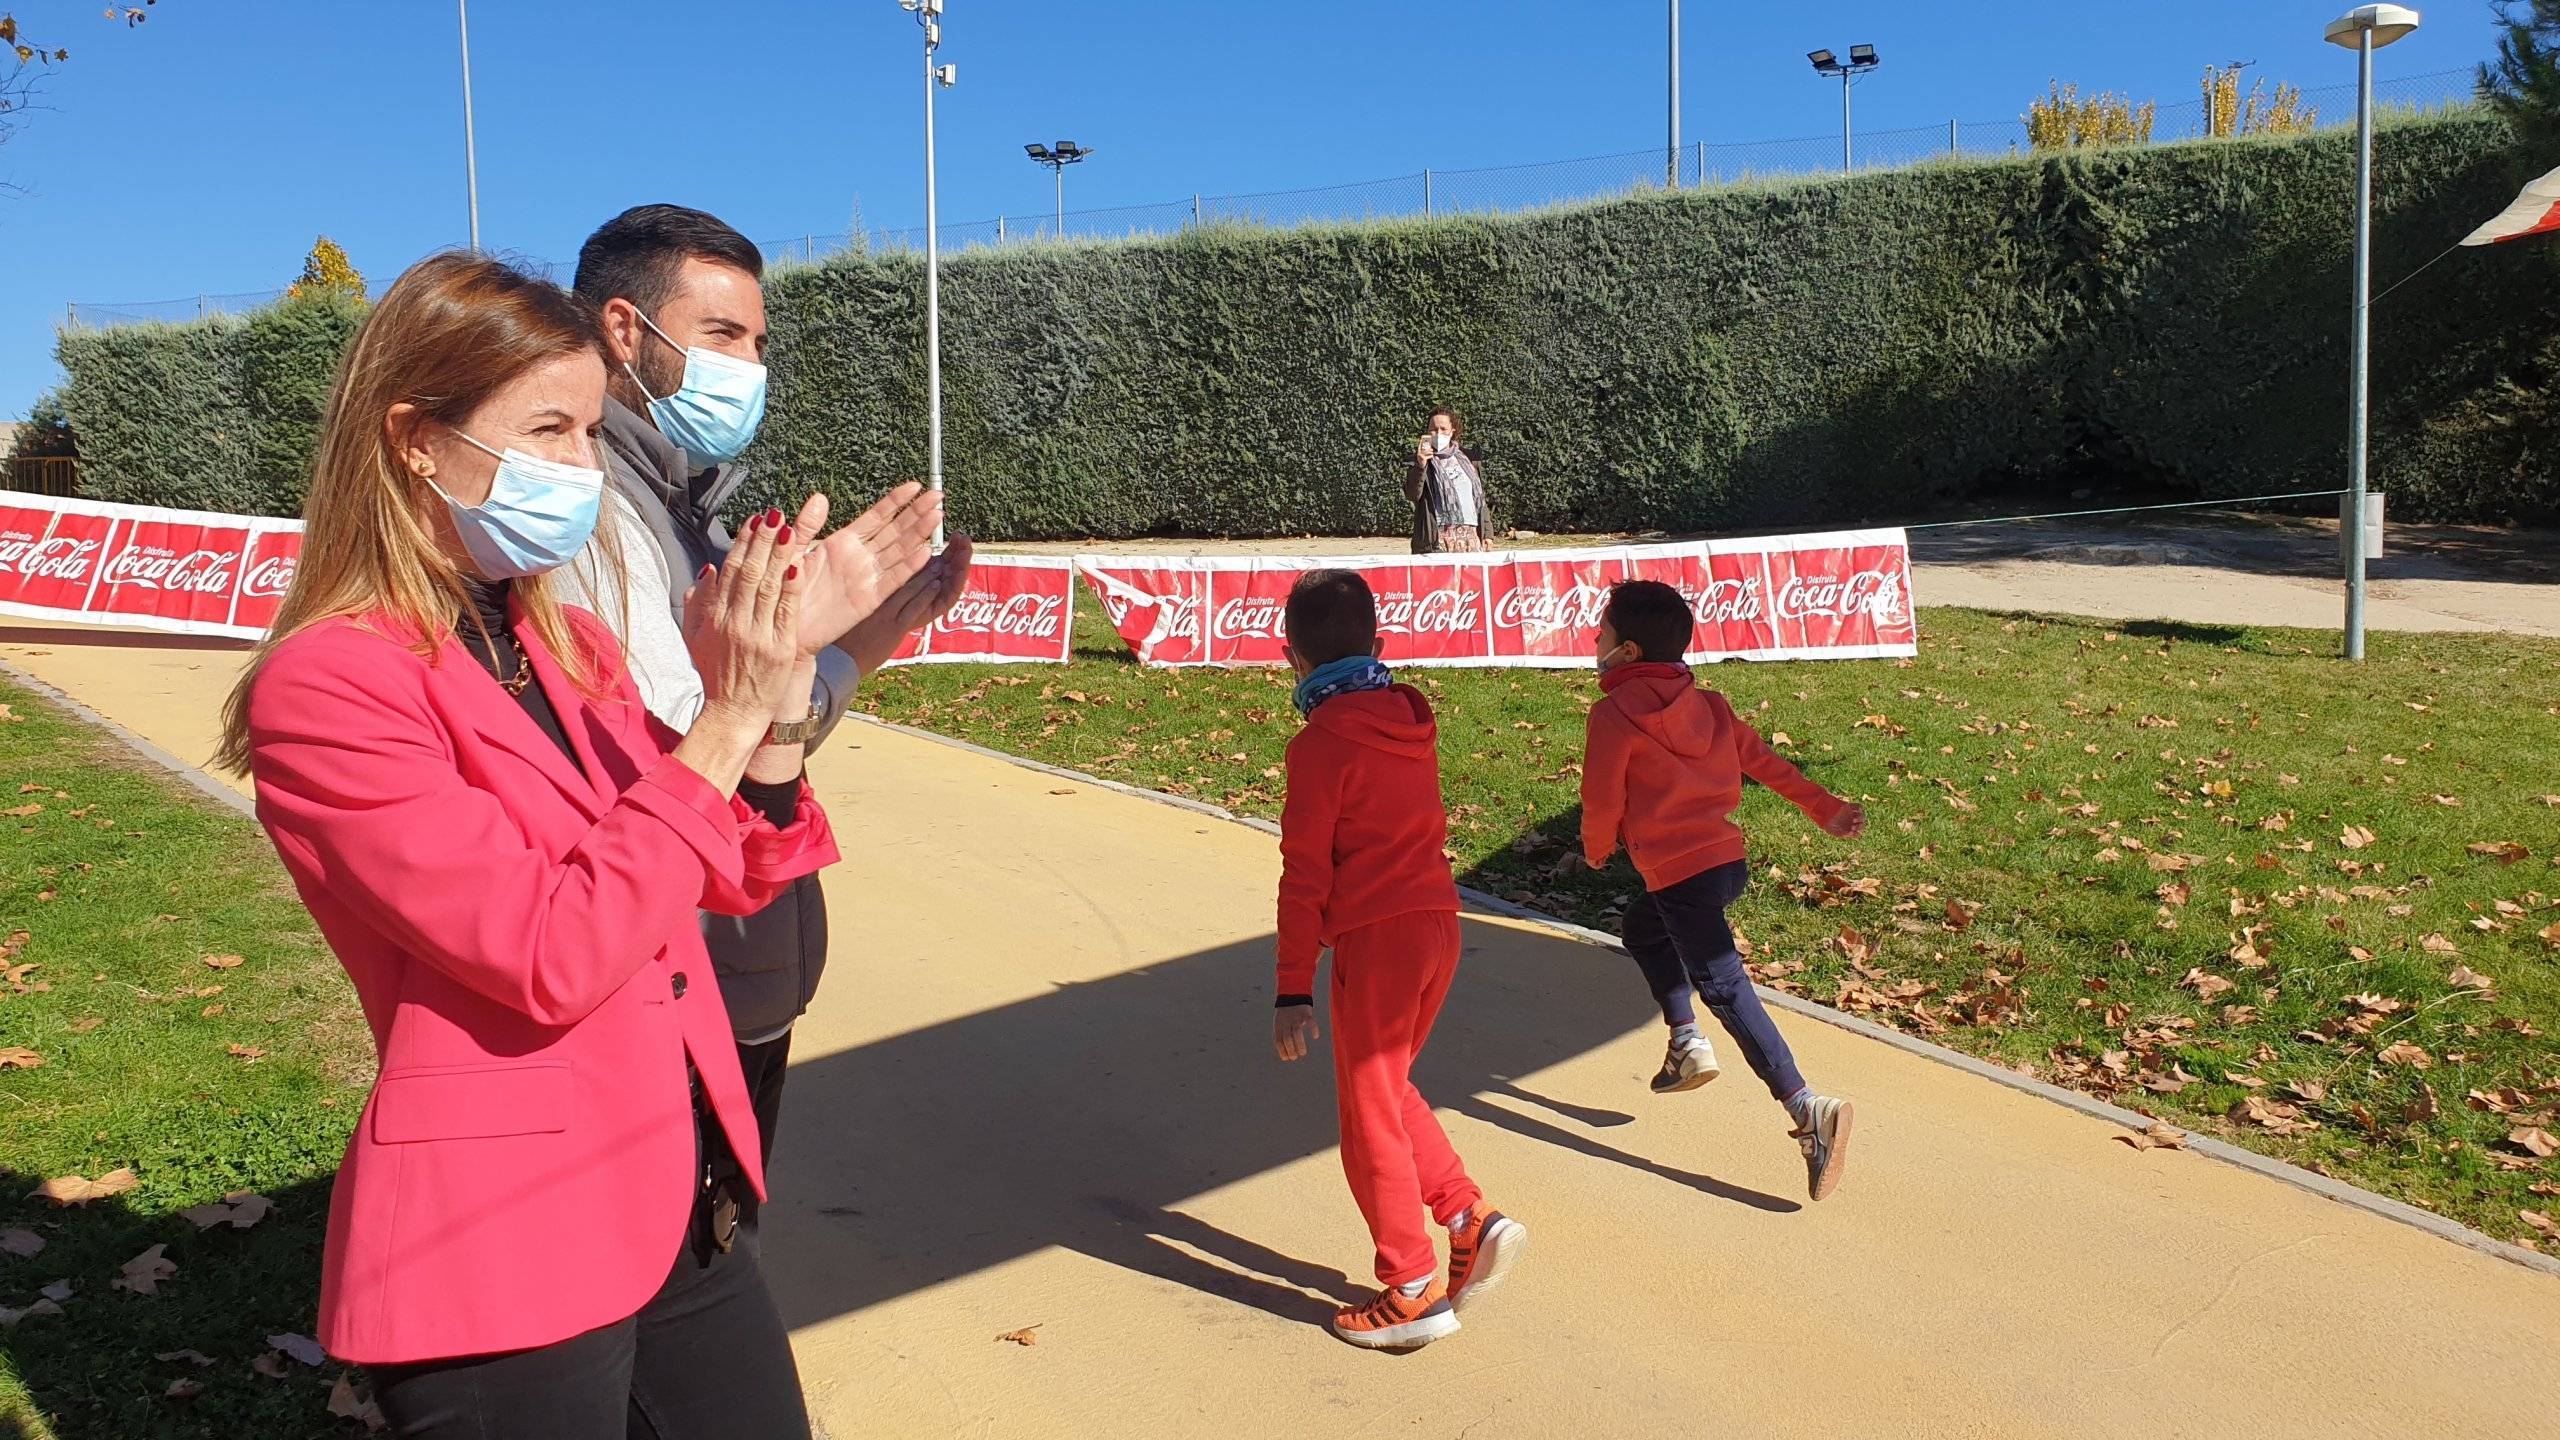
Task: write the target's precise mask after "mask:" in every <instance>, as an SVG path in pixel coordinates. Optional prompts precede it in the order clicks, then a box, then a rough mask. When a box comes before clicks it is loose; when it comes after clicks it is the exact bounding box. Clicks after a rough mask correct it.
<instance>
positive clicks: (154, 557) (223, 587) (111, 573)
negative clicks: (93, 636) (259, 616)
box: [98, 545, 238, 595]
mask: <svg viewBox="0 0 2560 1440" xmlns="http://www.w3.org/2000/svg"><path fill="white" fill-rule="evenodd" d="M237 555H238V552H237V551H232V550H191V551H189V552H187V553H186V554H184V555H180V554H178V553H177V552H176V551H174V550H164V549H162V548H160V547H159V546H156V545H127V546H126V547H124V548H123V549H122V550H119V551H117V552H116V557H115V558H114V559H112V560H110V561H108V562H107V568H106V570H105V571H104V572H103V573H101V574H100V575H99V577H98V578H99V580H100V582H101V583H104V584H106V585H109V586H118V585H138V586H140V587H141V588H143V589H145V590H175V591H179V592H181V593H184V594H191V595H226V594H229V593H230V591H231V562H232V561H233V559H235V558H236V557H237Z"/></svg>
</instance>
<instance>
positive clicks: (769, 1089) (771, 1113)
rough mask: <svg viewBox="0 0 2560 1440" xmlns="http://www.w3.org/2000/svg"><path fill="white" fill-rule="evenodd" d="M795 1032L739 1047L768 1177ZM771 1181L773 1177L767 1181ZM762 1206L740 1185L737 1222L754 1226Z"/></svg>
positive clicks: (789, 1068) (739, 1066) (741, 1069)
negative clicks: (774, 1135) (774, 1133)
mask: <svg viewBox="0 0 2560 1440" xmlns="http://www.w3.org/2000/svg"><path fill="white" fill-rule="evenodd" d="M794 1033H795V1032H793V1031H790V1030H785V1031H783V1032H782V1033H781V1034H780V1035H777V1036H775V1037H774V1038H773V1039H771V1040H767V1041H764V1042H762V1043H760V1044H755V1045H740V1046H739V1047H738V1069H739V1071H740V1073H742V1074H744V1075H745V1076H746V1079H747V1098H748V1099H749V1100H750V1101H752V1102H753V1103H754V1105H755V1111H756V1135H757V1137H758V1138H759V1139H760V1140H761V1141H762V1142H763V1145H764V1154H763V1156H762V1157H761V1158H762V1159H763V1161H764V1164H765V1170H766V1174H767V1176H768V1177H770V1176H771V1174H772V1167H773V1132H774V1128H775V1127H776V1126H778V1125H780V1124H781V1123H782V1080H783V1077H784V1076H785V1075H787V1074H789V1073H790V1070H791V1037H792V1035H793V1034H794ZM770 1183H771V1180H770V1178H768V1180H767V1184H768V1185H769V1184H770ZM761 1209H762V1205H761V1202H759V1201H758V1200H757V1199H756V1198H755V1196H754V1194H753V1193H752V1192H750V1191H748V1190H747V1188H746V1187H745V1186H743V1185H742V1186H740V1187H738V1223H739V1224H741V1225H744V1226H748V1227H750V1228H753V1227H754V1226H755V1224H756V1221H757V1219H758V1212H759V1211H760V1210H761Z"/></svg>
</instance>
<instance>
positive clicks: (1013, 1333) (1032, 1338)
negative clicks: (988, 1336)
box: [996, 1321, 1048, 1345]
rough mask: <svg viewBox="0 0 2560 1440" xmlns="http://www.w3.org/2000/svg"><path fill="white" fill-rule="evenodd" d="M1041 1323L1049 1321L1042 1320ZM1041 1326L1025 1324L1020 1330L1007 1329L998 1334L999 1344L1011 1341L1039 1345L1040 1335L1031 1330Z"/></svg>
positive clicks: (1017, 1343)
mask: <svg viewBox="0 0 2560 1440" xmlns="http://www.w3.org/2000/svg"><path fill="white" fill-rule="evenodd" d="M1041 1323H1042V1324H1046V1323H1048V1322H1046V1321H1042V1322H1041ZM1039 1328H1040V1326H1039V1325H1025V1326H1023V1327H1022V1328H1021V1329H1019V1330H1007V1331H1006V1332H1004V1333H1003V1334H1001V1335H999V1336H997V1337H996V1341H997V1343H999V1344H1002V1343H1004V1342H1006V1341H1011V1342H1012V1343H1014V1344H1016V1345H1037V1344H1039V1343H1040V1337H1039V1336H1037V1335H1035V1334H1033V1333H1031V1332H1033V1331H1035V1330H1037V1329H1039Z"/></svg>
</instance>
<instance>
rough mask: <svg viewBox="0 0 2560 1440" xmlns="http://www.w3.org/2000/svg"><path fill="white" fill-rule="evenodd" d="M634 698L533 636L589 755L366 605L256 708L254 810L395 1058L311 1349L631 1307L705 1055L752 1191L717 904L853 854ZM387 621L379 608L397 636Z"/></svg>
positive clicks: (571, 1329) (366, 1346)
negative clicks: (725, 771)
mask: <svg viewBox="0 0 2560 1440" xmlns="http://www.w3.org/2000/svg"><path fill="white" fill-rule="evenodd" d="M571 620H572V623H573V624H574V625H575V627H576V628H577V630H578V632H579V634H580V636H581V638H582V640H583V641H585V642H586V643H589V644H592V645H594V646H595V647H596V648H597V651H598V653H599V654H602V655H605V656H607V657H610V658H609V660H608V663H607V668H608V671H609V673H611V674H612V675H613V676H614V677H615V678H614V687H615V693H614V694H613V695H612V696H611V697H609V698H607V699H604V700H601V701H597V700H589V699H587V698H586V697H584V696H581V695H580V694H579V693H578V692H577V691H576V689H574V688H573V687H572V686H571V684H570V682H569V681H568V679H567V678H566V677H565V676H564V675H563V674H562V672H561V670H560V667H559V665H558V664H557V663H556V662H555V661H554V659H553V658H552V656H551V655H550V654H548V653H547V652H545V651H544V650H543V649H542V648H541V645H540V643H539V642H538V641H537V640H536V639H535V638H534V636H533V635H532V633H531V632H530V631H529V630H519V632H518V636H517V638H518V639H519V640H520V641H521V642H522V644H523V645H524V648H525V651H526V653H527V654H529V655H530V656H531V657H532V660H533V667H534V674H535V676H536V677H537V679H538V681H539V683H540V684H541V685H542V687H543V689H544V691H545V692H546V693H547V694H548V695H549V696H550V698H551V703H552V706H553V708H554V709H556V710H557V711H558V713H559V716H560V721H561V728H562V729H563V730H565V731H566V732H567V734H568V736H569V739H570V743H571V744H572V745H573V746H574V747H575V748H576V750H577V752H578V763H576V764H574V765H573V764H571V763H570V761H569V759H568V757H567V756H564V755H562V754H561V753H560V749H559V747H558V746H557V745H556V744H554V743H553V742H552V740H551V739H550V737H549V736H547V735H545V734H543V733H542V730H541V729H540V727H538V726H537V725H535V724H534V722H533V720H532V718H531V717H529V716H527V715H526V714H525V713H524V711H523V709H522V707H521V706H519V705H518V703H517V701H516V700H515V698H514V697H512V696H510V695H508V694H507V693H506V692H505V691H504V690H502V689H500V688H499V686H498V684H497V682H496V681H494V680H492V679H491V678H490V677H489V674H488V672H487V671H486V670H484V669H483V668H481V666H480V665H479V664H477V663H476V662H474V661H473V660H472V659H471V658H470V657H469V656H468V655H467V654H466V653H465V652H464V651H462V650H461V649H460V648H459V647H458V646H448V647H446V649H445V651H444V653H443V654H442V655H440V656H439V657H438V658H437V660H436V661H433V662H430V661H427V660H422V659H420V658H419V657H418V656H417V655H415V654H413V653H411V652H410V651H409V650H407V649H406V648H404V646H403V645H402V644H401V643H400V642H399V641H398V640H395V639H391V638H386V636H385V634H382V633H374V632H373V631H372V630H370V629H368V628H367V627H364V626H359V625H357V624H355V623H353V622H350V621H344V620H339V621H330V622H327V623H324V624H321V625H316V626H313V627H312V628H311V629H309V630H306V631H304V632H303V633H301V634H299V635H296V636H294V637H293V638H292V639H290V640H288V641H286V642H285V643H284V644H282V645H280V646H278V647H276V649H275V652H274V653H273V654H272V655H270V656H269V657H268V659H267V662H266V666H265V668H264V669H263V670H262V671H261V672H260V673H259V676H258V680H257V685H256V689H255V690H254V692H253V693H252V694H251V696H250V702H249V733H250V745H251V773H252V774H253V775H254V776H255V778H256V781H257V794H258V818H259V820H260V822H261V823H263V824H264V825H265V826H266V829H267V834H268V836H269V837H270V838H271V839H273V840H274V842H275V847H276V853H277V854H278V855H280V856H282V857H283V860H284V865H285V869H286V870H287V871H288V872H289V873H290V874H291V875H292V876H293V881H294V885H295V887H296V888H297V889H299V890H300V891H301V894H302V900H303V903H304V904H305V905H307V906H309V907H310V910H311V915H312V918H313V919H314V920H316V921H318V922H319V925H320V931H321V933H322V934H323V935H325V936H327V937H328V941H329V945H330V948H332V949H333V950H335V951H336V952H337V955H338V959H339V962H340V963H341V964H343V965H344V966H345V967H346V970H347V974H348V976H349V977H351V978H352V979H353V980H354V981H355V988H356V995H357V998H358V999H359V1000H360V1001H361V1002H362V1003H363V1006H364V1013H365V1020H366V1022H367V1023H368V1024H369V1025H370V1026H371V1027H372V1029H373V1040H374V1048H375V1051H376V1055H377V1058H378V1060H379V1065H380V1069H379V1076H378V1078H377V1079H376V1080H375V1081H374V1086H373V1093H372V1095H371V1096H370V1097H369V1098H368V1099H367V1100H366V1102H365V1108H364V1115H363V1117H362V1118H361V1119H360V1120H359V1121H358V1123H357V1126H356V1132H355V1135H354V1137H353V1138H352V1139H350V1140H349V1141H348V1143H347V1151H346V1157H345V1160H344V1161H343V1163H342V1164H341V1166H340V1168H339V1170H338V1178H337V1185H336V1188H335V1191H334V1193H333V1194H332V1196H331V1199H330V1205H329V1231H328V1243H327V1246H326V1248H325V1252H324V1254H323V1257H322V1261H321V1280H320V1341H321V1343H322V1344H324V1345H326V1346H327V1347H328V1349H329V1353H330V1354H332V1355H335V1356H337V1357H338V1358H340V1359H342V1360H349V1361H354V1362H357V1363H360V1364H388V1363H393V1362H399V1361H410V1360H430V1359H442V1358H447V1357H452V1356H460V1355H477V1354H485V1353H489V1352H492V1351H500V1350H516V1349H524V1348H529V1347H531V1346H536V1345H545V1344H549V1343H550V1342H552V1341H555V1340H562V1339H566V1338H568V1337H569V1336H572V1335H576V1334H579V1333H581V1332H583V1331H586V1330H591V1329H594V1328H596V1327H597V1326H600V1325H608V1324H611V1323H613V1322H615V1321H618V1320H621V1319H623V1318H624V1317H626V1316H629V1315H631V1314H633V1313H634V1312H636V1311H637V1310H639V1308H640V1307H641V1305H642V1304H643V1303H645V1302H646V1301H647V1300H648V1298H649V1297H650V1295H652V1294H653V1293H655V1292H656V1290H657V1288H658V1286H659V1285H660V1283H661V1282H663V1281H664V1280H665V1278H666V1275H667V1269H668V1267H669V1266H670V1265H671V1264H672V1263H673V1262H674V1260H675V1256H676V1253H677V1249H678V1247H679V1246H680V1245H681V1244H682V1243H683V1239H684V1234H685V1229H686V1226H687V1224H688V1222H689V1220H690V1218H691V1213H692V1206H693V1204H694V1199H695V1195H696V1191H697V1188H698V1183H699V1181H698V1177H699V1175H700V1173H701V1172H700V1168H699V1165H698V1163H697V1161H696V1158H695V1148H696V1146H695V1135H694V1125H693V1112H692V1101H691V1096H690V1094H689V1092H688V1089H687V1087H686V1083H685V1060H686V1059H687V1058H688V1057H690V1058H691V1060H692V1061H693V1065H694V1068H695V1069H696V1070H697V1071H698V1072H699V1073H700V1074H701V1076H702V1083H703V1087H704V1089H705V1091H706V1092H707V1093H708V1095H709V1097H710V1100H711V1103H712V1106H713V1108H714V1110H715V1111H716V1112H717V1113H718V1115H719V1119H720V1124H721V1126H722V1128H723V1129H724V1130H725V1131H726V1132H727V1134H728V1138H729V1144H730V1147H731V1148H732V1149H733V1150H735V1151H736V1152H737V1154H738V1157H739V1160H740V1161H741V1162H742V1163H743V1164H744V1166H745V1167H746V1170H747V1174H748V1178H749V1180H750V1181H751V1182H752V1183H753V1184H754V1185H755V1186H756V1188H757V1191H758V1193H759V1194H761V1193H762V1191H763V1185H764V1177H763V1173H762V1167H761V1166H760V1165H759V1163H758V1158H757V1157H758V1154H759V1147H758V1145H757V1142H756V1123H755V1116H754V1114H753V1113H752V1112H751V1110H750V1109H749V1106H748V1101H747V1095H746V1089H745V1086H744V1084H743V1082H742V1081H741V1080H740V1078H739V1074H738V1056H737V1048H736V1045H735V1043H734V1042H733V1041H732V1039H731V1038H730V1034H729V1018H728V1014H727V1012H726V1011H725V1010H724V1009H723V1008H722V1006H721V1003H720V987H719V985H718V984H717V983H716V982H715V981H714V979H713V977H712V973H711V964H710V960H709V958H708V957H707V956H706V954H705V953H704V951H703V948H702V937H701V931H700V928H699V922H698V921H697V920H696V918H695V908H696V907H697V906H699V907H701V908H703V909H708V910H714V911H719V912H721V913H723V914H730V915H740V914H746V913H749V912H751V911H753V910H755V909H757V908H758V907H760V906H762V905H763V904H765V903H766V902H767V901H769V900H770V899H772V898H773V897H774V896H775V895H777V894H779V893H780V892H781V890H782V888H783V886H784V885H785V884H787V883H788V882H789V881H791V880H793V879H796V878H797V877H799V876H802V875H806V874H809V873H811V872H813V871H815V870H817V869H819V868H820V867H822V866H825V865H828V864H832V863H833V862H834V861H835V859H836V850H835V843H834V840H833V837H832V836H831V835H830V833H829V831H828V828H827V820H826V816H825V815H824V814H823V813H822V812H821V811H820V810H819V808H818V805H817V802H816V801H815V800H814V799H813V798H811V797H810V795H809V794H808V793H807V792H806V791H805V790H804V791H803V792H802V794H801V798H800V811H799V814H798V815H797V817H795V818H794V820H793V822H792V824H791V825H790V826H789V827H788V828H785V829H782V830H776V829H775V828H774V827H773V825H772V824H771V822H770V821H768V820H766V819H765V818H764V817H763V816H761V815H760V814H758V813H756V812H755V811H754V810H753V809H752V808H750V807H748V806H746V805H743V804H741V803H738V802H736V801H734V800H732V799H729V798H726V797H724V796H722V795H721V794H720V793H719V792H718V791H716V790H714V789H713V788H712V787H711V785H710V784H709V783H708V782H706V781H705V780H703V779H702V777H700V776H699V775H697V774H695V773H694V772H693V771H692V770H690V769H688V768H687V767H686V766H685V765H684V764H683V763H681V762H679V761H677V760H674V759H672V758H669V757H668V753H667V752H668V751H670V750H671V749H673V748H674V746H675V743H676V740H677V737H676V736H675V735H674V734H672V733H670V732H669V731H668V730H667V729H666V728H665V727H664V726H663V725H660V724H658V722H657V721H655V720H653V719H652V718H650V715H649V712H648V711H647V710H646V709H645V708H644V707H643V706H642V705H641V703H640V697H639V694H638V692H637V691H636V690H635V689H634V687H633V685H632V681H631V677H630V674H629V672H628V671H627V670H626V669H625V668H624V666H623V664H622V661H621V658H620V652H619V650H618V649H617V648H616V646H615V644H614V640H613V637H612V635H611V634H610V633H609V632H608V631H607V630H606V629H605V627H604V626H603V624H602V623H601V622H599V621H597V620H596V619H595V618H594V617H593V616H590V615H587V614H586V613H584V612H583V611H573V612H571ZM381 628H382V629H383V630H384V631H386V632H389V631H390V630H391V627H390V626H389V625H387V624H385V625H383V626H382V627H381Z"/></svg>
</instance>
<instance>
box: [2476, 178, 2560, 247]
mask: <svg viewBox="0 0 2560 1440" xmlns="http://www.w3.org/2000/svg"><path fill="white" fill-rule="evenodd" d="M2553 231H2560V170H2554V171H2552V172H2551V173H2550V174H2548V175H2545V176H2543V177H2542V178H2541V179H2539V180H2536V181H2534V182H2533V183H2532V184H2530V185H2527V186H2526V187H2524V193H2523V194H2521V195H2518V196H2517V197H2516V203H2514V204H2513V205H2510V206H2508V207H2507V208H2506V209H2505V210H2503V211H2501V212H2499V215H2498V218H2497V219H2495V220H2492V221H2490V222H2489V223H2488V224H2486V225H2483V226H2481V227H2480V228H2479V229H2477V230H2474V231H2472V232H2471V233H2470V234H2468V235H2465V236H2463V237H2462V243H2463V244H2465V245H2503V244H2505V243H2506V242H2507V241H2509V240H2521V239H2523V238H2524V237H2526V236H2527V235H2543V234H2549V233H2551V232H2553Z"/></svg>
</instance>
